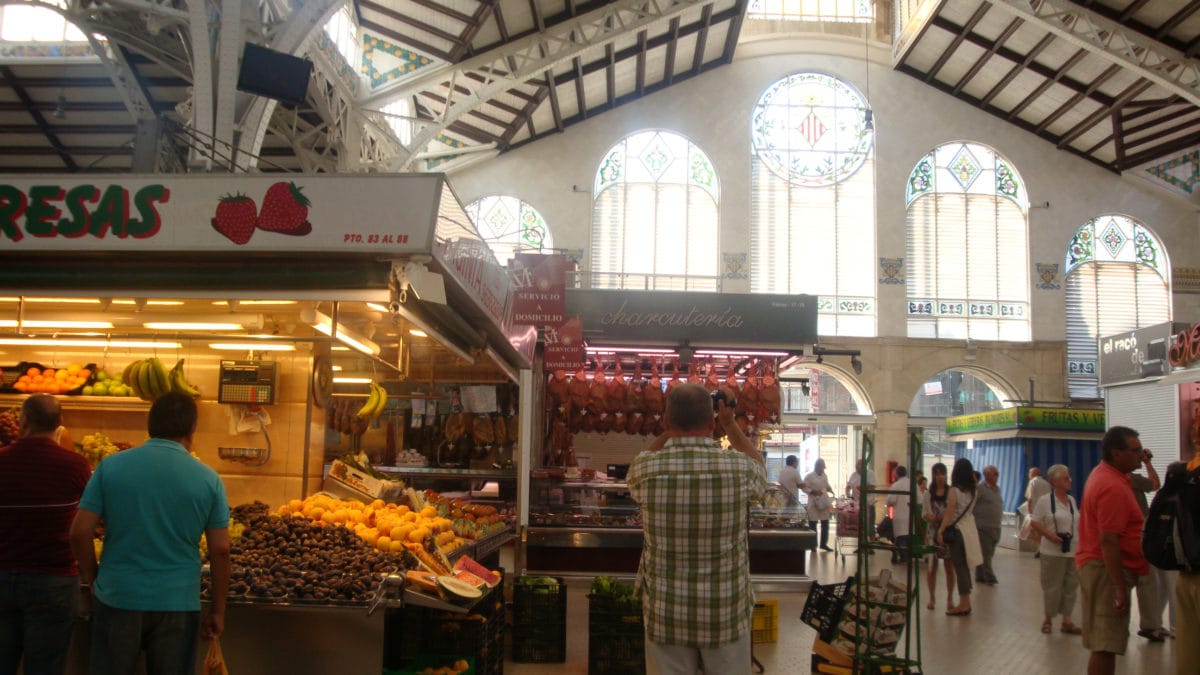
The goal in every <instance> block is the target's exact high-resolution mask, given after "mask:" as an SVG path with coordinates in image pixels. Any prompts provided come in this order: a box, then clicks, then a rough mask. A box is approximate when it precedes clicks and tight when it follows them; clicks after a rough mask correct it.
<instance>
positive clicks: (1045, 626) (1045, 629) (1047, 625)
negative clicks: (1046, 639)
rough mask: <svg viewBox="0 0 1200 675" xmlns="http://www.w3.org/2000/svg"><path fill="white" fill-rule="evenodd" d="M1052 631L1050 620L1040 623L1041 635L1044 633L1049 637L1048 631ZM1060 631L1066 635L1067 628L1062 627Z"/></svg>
mask: <svg viewBox="0 0 1200 675" xmlns="http://www.w3.org/2000/svg"><path fill="white" fill-rule="evenodd" d="M1052 630H1054V629H1053V628H1052V627H1051V626H1050V619H1046V620H1045V621H1043V622H1042V632H1043V633H1045V634H1046V635H1049V634H1050V631H1052ZM1062 631H1063V632H1064V633H1066V632H1067V628H1066V627H1065V626H1064V627H1063V629H1062Z"/></svg>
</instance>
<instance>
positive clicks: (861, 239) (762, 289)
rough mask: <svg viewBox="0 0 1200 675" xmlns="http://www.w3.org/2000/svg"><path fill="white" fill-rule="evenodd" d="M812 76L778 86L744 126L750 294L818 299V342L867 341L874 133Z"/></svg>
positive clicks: (862, 115) (871, 328)
mask: <svg viewBox="0 0 1200 675" xmlns="http://www.w3.org/2000/svg"><path fill="white" fill-rule="evenodd" d="M868 113H869V109H868V108H867V102H866V100H865V99H864V98H863V97H862V95H861V94H859V93H858V91H857V90H855V89H854V88H853V87H851V86H850V85H848V84H846V83H845V82H842V81H841V80H838V79H837V78H833V77H830V76H828V75H823V74H821V73H796V74H793V75H789V76H787V77H785V78H783V79H781V80H778V81H777V82H775V83H774V84H772V85H771V86H770V87H768V88H767V90H766V92H765V93H763V95H762V96H761V97H760V98H759V99H758V103H757V104H756V105H755V106H754V113H753V115H752V117H751V129H750V136H751V139H752V144H753V153H754V154H753V157H752V158H751V162H750V170H751V185H750V190H751V202H750V218H751V228H750V290H751V291H752V292H755V293H810V294H813V295H816V296H818V300H817V312H818V315H817V316H818V319H817V332H818V333H820V334H821V335H858V336H867V337H870V336H874V335H875V334H876V327H875V319H876V297H875V288H876V281H875V257H874V255H875V206H874V205H875V171H874V163H875V159H874V156H875V153H874V148H873V143H874V139H875V131H874V128H873V126H872V124H871V122H870V116H869V114H868Z"/></svg>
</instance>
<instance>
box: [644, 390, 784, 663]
mask: <svg viewBox="0 0 1200 675" xmlns="http://www.w3.org/2000/svg"><path fill="white" fill-rule="evenodd" d="M720 394H723V396H721V395H719V394H714V395H713V397H711V398H710V396H709V393H708V391H707V390H705V389H704V387H702V386H700V385H697V384H681V385H679V386H677V387H675V388H674V389H672V390H671V391H670V392H669V393H668V394H667V414H666V419H665V421H666V427H667V431H666V433H665V434H663V435H662V436H660V437H659V438H658V439H656V440H655V442H654V443H653V444H651V447H650V449H649V450H647V451H645V452H642V453H641V454H639V455H638V456H637V458H636V459H635V460H634V462H633V466H631V467H630V469H629V474H628V476H627V482H628V484H629V491H630V494H631V495H632V496H633V499H634V500H635V501H637V503H638V506H639V507H640V509H641V512H642V526H643V528H644V530H645V541H644V544H643V546H642V559H641V564H640V565H639V568H638V578H637V590H638V592H639V593H640V594H641V597H642V602H643V607H644V610H643V613H644V619H645V623H646V638H647V640H646V662H647V670H649V671H651V672H653V669H652V668H650V664H651V663H657V665H658V672H659V673H660V674H661V675H676V674H678V675H694V674H695V673H696V672H697V671H698V670H700V669H701V668H703V671H704V672H705V673H709V674H710V675H716V674H718V673H719V674H720V675H734V674H736V673H747V674H748V673H749V672H750V627H751V619H752V617H753V613H754V591H753V589H752V587H751V585H750V558H749V545H748V539H747V522H746V521H747V519H746V506H747V504H749V503H750V501H751V500H755V499H758V498H760V497H761V496H762V494H763V492H764V491H765V490H766V489H767V475H766V469H765V467H764V466H763V458H762V455H761V454H760V453H759V452H758V451H757V450H756V449H755V448H754V445H753V444H752V443H751V442H750V440H749V439H748V438H746V435H745V434H743V433H742V431H741V429H740V428H738V425H737V423H736V422H735V421H734V419H733V405H732V404H733V394H732V392H730V391H729V390H726V389H722V390H721V392H720ZM725 397H728V398H725ZM726 402H729V403H730V405H728V406H727V405H725V403H726ZM714 406H715V407H716V410H717V413H716V416H715V418H714V415H713V409H714ZM716 425H720V428H721V429H722V430H724V432H725V434H726V435H727V436H728V437H729V442H730V444H731V446H732V449H731V450H723V449H721V447H720V445H718V444H717V442H716V441H714V440H713V430H714V428H715V427H716ZM659 448H661V449H659Z"/></svg>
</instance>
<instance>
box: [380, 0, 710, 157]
mask: <svg viewBox="0 0 1200 675" xmlns="http://www.w3.org/2000/svg"><path fill="white" fill-rule="evenodd" d="M713 1H714V0H617V1H616V2H613V3H611V4H607V5H604V6H602V7H599V8H598V9H596V10H593V11H591V12H588V13H587V14H585V15H583V16H580V17H578V18H577V19H573V20H571V21H567V22H564V23H561V24H558V25H555V26H552V27H549V28H547V29H546V30H545V31H544V32H542V33H538V34H535V35H530V36H528V37H526V38H522V39H519V40H516V41H514V42H512V43H509V44H506V45H503V46H501V47H498V48H496V49H494V50H491V51H490V52H488V53H486V54H481V55H479V56H477V57H474V58H471V59H468V60H467V61H464V62H463V63H461V64H457V65H453V66H447V67H445V68H426V69H422V70H421V71H418V72H417V74H416V76H415V77H413V78H412V79H409V80H405V81H403V82H402V83H400V84H399V85H397V86H396V87H394V88H391V87H389V88H388V89H387V91H382V92H379V93H377V94H375V95H373V96H371V97H370V98H369V99H368V100H367V101H366V104H367V105H371V104H373V103H377V102H384V101H387V100H391V99H395V98H398V97H405V96H410V95H411V94H413V93H415V92H417V91H421V90H428V89H437V88H439V87H447V86H448V90H449V91H453V86H454V85H455V84H457V83H462V84H464V85H465V86H468V87H469V88H471V89H472V94H471V95H470V96H462V97H458V96H456V95H452V96H450V98H451V101H450V103H449V104H448V105H447V107H446V109H445V110H443V111H442V112H441V113H440V114H439V115H438V118H437V119H436V120H433V123H431V124H418V125H417V131H416V133H415V134H414V135H413V139H412V143H411V144H410V145H409V147H408V148H406V149H405V152H404V153H402V155H401V156H399V157H397V158H396V162H395V164H394V167H393V168H396V169H405V168H410V167H411V165H412V162H413V155H414V154H415V152H416V151H417V150H419V149H420V148H423V147H424V146H425V144H426V143H428V142H429V141H431V140H433V138H434V137H436V136H437V134H438V133H440V131H441V130H442V129H443V128H445V127H446V126H447V125H449V124H450V123H451V122H453V121H455V120H457V119H458V118H460V117H462V116H463V115H465V114H466V113H467V112H468V111H470V110H471V109H473V108H475V107H477V106H479V105H480V104H481V103H483V102H485V101H487V100H489V99H490V98H492V97H494V96H496V95H497V94H500V93H503V92H504V91H505V90H507V89H510V88H513V87H517V86H520V85H521V84H522V83H524V82H526V81H528V80H530V79H534V78H536V77H538V76H539V75H540V74H542V73H543V72H545V70H546V69H547V68H553V67H554V66H556V65H558V64H560V63H565V62H568V61H572V60H573V59H576V58H577V57H579V56H580V55H581V54H583V53H584V52H586V51H588V50H591V49H595V48H598V47H603V46H604V45H605V44H608V43H611V42H613V41H615V40H617V39H619V38H620V37H622V36H624V35H629V34H632V33H634V32H636V31H637V30H639V29H641V28H644V27H650V26H653V25H657V24H659V23H661V22H663V21H668V20H676V19H678V17H679V16H680V15H682V14H683V13H685V12H687V11H689V10H693V9H695V8H700V7H703V6H704V5H706V4H710V3H711V2H713ZM510 64H515V66H516V67H515V68H513V67H511V66H510ZM425 71H429V72H425ZM468 74H475V75H477V76H478V77H479V78H482V81H480V82H476V81H472V80H471V78H468V77H466V76H467V75H468Z"/></svg>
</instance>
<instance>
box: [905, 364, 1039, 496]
mask: <svg viewBox="0 0 1200 675" xmlns="http://www.w3.org/2000/svg"><path fill="white" fill-rule="evenodd" d="M1016 398H1017V396H1016V393H1015V392H1012V391H1009V390H1008V387H1007V385H1005V384H1004V383H1003V382H1001V381H1000V380H999V379H998V378H996V377H995V376H994V375H992V374H991V373H988V372H986V371H983V370H979V369H970V368H950V369H947V370H943V371H942V372H940V373H937V374H935V375H934V376H933V377H930V378H929V379H928V380H925V382H924V383H923V384H922V385H921V389H920V391H918V392H917V393H916V394H915V395H914V396H913V398H912V401H911V402H910V403H909V405H908V425H909V427H912V428H915V429H920V434H921V451H922V453H923V454H924V455H925V459H924V461H923V462H922V467H921V468H922V469H923V470H924V471H925V475H926V476H928V475H929V468H930V466H932V465H933V464H934V463H936V462H944V463H946V464H947V466H949V464H950V463H951V462H953V461H954V441H952V440H950V439H949V438H948V437H947V436H946V418H947V417H956V416H958V415H974V414H977V413H985V412H989V411H992V410H999V409H1001V408H1011V407H1013V406H1014V405H1016V404H1017V401H1016V400H1015V399H1016ZM976 468H977V469H982V468H983V467H976Z"/></svg>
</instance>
